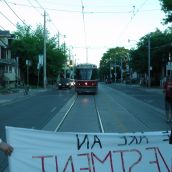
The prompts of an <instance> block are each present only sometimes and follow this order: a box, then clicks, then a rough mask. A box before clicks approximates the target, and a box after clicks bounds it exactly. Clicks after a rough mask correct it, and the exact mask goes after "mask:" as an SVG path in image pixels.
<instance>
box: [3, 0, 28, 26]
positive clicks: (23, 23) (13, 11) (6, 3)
mask: <svg viewBox="0 0 172 172" xmlns="http://www.w3.org/2000/svg"><path fill="white" fill-rule="evenodd" d="M4 2H5V4H6V5H7V6H8V8H9V9H10V10H11V11H12V12H13V13H14V15H15V16H16V17H17V18H18V19H19V20H20V21H21V22H22V23H23V24H25V25H27V24H26V23H25V22H24V21H23V20H22V19H21V18H20V17H19V16H18V15H17V13H16V12H15V11H14V10H13V9H12V8H11V7H10V5H9V4H8V3H7V2H6V0H4Z"/></svg>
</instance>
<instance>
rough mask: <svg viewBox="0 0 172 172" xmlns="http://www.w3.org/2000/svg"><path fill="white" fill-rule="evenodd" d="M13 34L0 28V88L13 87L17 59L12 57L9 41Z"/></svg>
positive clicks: (16, 72) (15, 79) (15, 77)
mask: <svg viewBox="0 0 172 172" xmlns="http://www.w3.org/2000/svg"><path fill="white" fill-rule="evenodd" d="M13 39H14V35H12V34H10V32H9V31H2V30H0V88H2V87H7V88H11V87H15V85H16V83H17V81H18V79H19V77H18V76H19V75H18V73H19V72H18V71H19V70H18V59H17V58H14V57H12V53H11V43H12V40H13Z"/></svg>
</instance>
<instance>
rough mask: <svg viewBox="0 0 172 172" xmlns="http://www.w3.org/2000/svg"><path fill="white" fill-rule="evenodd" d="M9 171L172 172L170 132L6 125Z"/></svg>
mask: <svg viewBox="0 0 172 172" xmlns="http://www.w3.org/2000/svg"><path fill="white" fill-rule="evenodd" d="M6 137H7V142H8V143H10V144H11V145H12V146H13V147H14V152H13V153H12V155H11V156H10V157H9V168H10V171H11V172H19V171H31V172H38V171H39V172H145V171H146V172H172V145H171V144H169V137H170V132H169V131H168V132H163V131H157V132H145V133H105V134H104V133H103V134H102V133H62V132H58V133H55V132H49V131H42V130H34V129H23V128H15V127H6Z"/></svg>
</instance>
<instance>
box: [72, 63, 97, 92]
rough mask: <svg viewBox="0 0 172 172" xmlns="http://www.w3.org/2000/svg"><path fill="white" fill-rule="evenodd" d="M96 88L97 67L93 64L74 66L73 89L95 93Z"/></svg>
mask: <svg viewBox="0 0 172 172" xmlns="http://www.w3.org/2000/svg"><path fill="white" fill-rule="evenodd" d="M97 90H98V69H97V66H96V65H94V64H88V63H86V64H78V65H76V67H75V91H76V92H77V94H80V93H93V94H96V93H97Z"/></svg>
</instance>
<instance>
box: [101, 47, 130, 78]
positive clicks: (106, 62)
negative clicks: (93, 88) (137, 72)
mask: <svg viewBox="0 0 172 172" xmlns="http://www.w3.org/2000/svg"><path fill="white" fill-rule="evenodd" d="M128 52H129V51H128V50H127V49H125V48H124V47H116V48H110V49H109V50H108V51H107V52H106V53H104V54H103V57H102V58H101V60H100V68H99V71H100V77H101V79H102V80H103V79H104V78H107V77H108V78H109V77H110V70H111V74H112V79H114V75H113V74H114V72H115V68H114V66H115V65H117V66H118V67H117V68H116V72H117V76H118V78H119V76H120V72H121V71H120V68H119V66H121V62H122V66H123V69H125V67H126V62H127V61H128V60H129V56H128ZM110 68H111V69H110Z"/></svg>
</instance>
